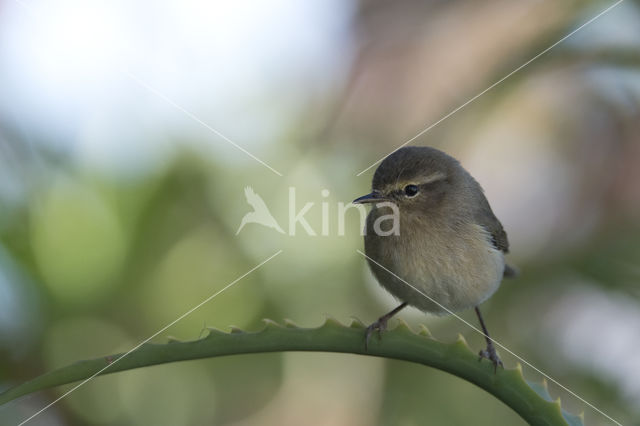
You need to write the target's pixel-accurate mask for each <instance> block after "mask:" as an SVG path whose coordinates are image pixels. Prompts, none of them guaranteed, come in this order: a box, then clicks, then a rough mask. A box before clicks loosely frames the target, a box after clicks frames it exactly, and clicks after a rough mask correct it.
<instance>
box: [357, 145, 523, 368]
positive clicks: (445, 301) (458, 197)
mask: <svg viewBox="0 0 640 426" xmlns="http://www.w3.org/2000/svg"><path fill="white" fill-rule="evenodd" d="M384 201H386V202H390V203H393V204H394V205H395V206H397V209H398V211H399V222H400V223H399V225H400V226H399V233H398V234H397V235H395V234H391V235H387V233H385V232H384V231H389V230H390V229H391V225H392V224H393V223H392V219H391V216H388V215H390V214H391V213H392V212H393V210H392V208H391V206H384V205H379V203H380V202H384ZM354 202H360V203H363V202H365V203H372V209H371V212H370V213H369V215H368V216H367V230H366V231H367V232H366V235H365V252H366V254H367V256H368V258H369V265H370V267H371V270H372V272H373V274H374V275H375V277H376V279H377V280H378V282H379V283H380V284H381V285H382V286H383V287H384V288H385V289H386V290H388V291H389V292H390V293H391V294H393V295H394V296H395V297H397V298H398V299H399V300H400V301H402V302H403V304H402V305H401V306H400V307H399V309H402V307H404V305H406V304H409V305H413V306H415V307H417V308H419V309H421V310H424V311H426V312H433V313H437V314H443V313H447V312H455V311H460V310H464V309H468V308H474V307H475V308H476V310H477V306H478V305H479V304H481V303H482V302H484V301H485V300H486V299H487V298H489V297H490V296H491V295H492V294H493V293H494V292H495V291H496V290H497V289H498V287H499V285H500V282H501V281H502V278H503V276H504V275H511V274H512V272H513V269H512V268H510V267H507V266H506V265H505V262H504V254H505V253H507V252H508V251H509V242H508V240H507V234H506V232H505V231H504V229H503V227H502V224H501V223H500V221H499V220H498V219H497V218H496V216H495V215H494V213H493V211H492V210H491V207H490V206H489V202H488V201H487V199H486V197H485V195H484V192H483V190H482V188H481V187H480V185H479V184H478V182H477V181H476V180H475V179H474V178H473V177H472V176H471V175H470V174H469V173H468V172H467V171H466V170H465V169H464V168H463V167H462V166H461V165H460V163H459V162H458V161H457V160H456V159H455V158H453V157H451V156H449V155H447V154H445V153H444V152H442V151H439V150H437V149H435V148H430V147H407V148H402V149H399V150H397V151H396V152H394V153H393V154H391V155H389V156H388V157H387V158H386V159H385V160H384V161H383V162H382V163H381V164H380V166H379V167H378V169H377V170H376V172H375V174H374V177H373V181H372V192H371V194H368V195H366V196H364V197H360V198H359V199H357V200H355V201H354ZM378 205H379V206H378ZM385 218H389V219H385ZM385 222H387V223H386V227H387V229H385ZM376 224H378V225H377V226H378V228H379V229H378V230H376V229H375V226H376ZM378 231H382V232H378ZM425 296H426V297H425ZM395 312H396V310H394V311H392V312H391V313H390V314H388V315H387V316H384V317H381V318H380V320H379V321H378V322H377V323H375V324H374V325H372V327H374V328H375V329H378V330H380V329H381V328H384V326H385V325H386V320H387V319H388V317H389V316H390V315H393V314H394V313H395ZM477 312H478V314H479V311H478V310H477ZM370 332H371V330H369V334H370ZM484 355H486V356H487V357H489V358H491V360H492V361H493V362H494V365H498V364H499V358H498V357H497V355H496V354H495V350H494V349H493V346H492V345H491V343H490V341H488V348H487V351H485V353H484Z"/></svg>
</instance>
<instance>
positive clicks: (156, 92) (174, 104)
mask: <svg viewBox="0 0 640 426" xmlns="http://www.w3.org/2000/svg"><path fill="white" fill-rule="evenodd" d="M123 73H124V74H126V75H127V76H128V77H129V78H130V79H131V80H133V81H134V82H136V83H137V84H138V85H139V86H140V87H142V88H144V89H146V90H148V91H149V92H151V93H153V94H154V95H156V96H157V97H159V98H160V99H162V100H163V101H165V102H167V103H168V104H169V105H171V106H172V107H174V108H176V109H177V110H179V111H181V112H183V113H184V114H185V115H187V116H188V117H189V118H191V119H192V120H193V121H195V122H196V123H198V124H200V125H201V126H203V127H204V128H206V129H207V130H210V131H211V132H213V133H215V134H216V135H218V136H219V137H220V138H222V139H224V140H225V141H227V142H229V143H230V144H231V145H233V146H235V147H236V148H238V149H239V150H240V151H242V152H244V153H245V154H247V155H248V156H249V157H251V158H253V159H254V160H256V161H257V162H258V163H260V164H262V165H263V166H265V167H266V168H268V169H269V170H271V171H272V172H273V173H275V174H277V175H278V176H282V173H280V172H279V171H277V170H276V169H274V168H273V167H271V166H270V165H268V164H267V163H265V162H264V161H262V160H261V159H259V158H258V157H256V156H255V155H253V154H252V153H250V152H249V151H247V150H246V149H244V148H243V147H241V146H240V145H238V144H237V143H235V142H234V141H232V140H231V139H229V138H228V137H226V136H225V135H223V134H222V133H220V132H219V131H218V130H216V129H214V128H213V127H211V126H210V125H208V124H207V123H205V122H204V121H202V120H201V119H200V118H198V116H196V115H195V114H194V113H192V112H191V111H189V110H187V109H186V108H184V107H182V106H181V105H180V104H178V103H177V102H175V101H173V100H172V99H171V98H169V97H168V96H167V95H165V94H164V93H162V92H161V91H159V90H158V89H156V88H155V87H153V86H151V85H150V84H148V83H145V82H144V81H142V80H141V79H140V78H139V77H138V76H136V75H135V74H133V73H132V72H130V71H123Z"/></svg>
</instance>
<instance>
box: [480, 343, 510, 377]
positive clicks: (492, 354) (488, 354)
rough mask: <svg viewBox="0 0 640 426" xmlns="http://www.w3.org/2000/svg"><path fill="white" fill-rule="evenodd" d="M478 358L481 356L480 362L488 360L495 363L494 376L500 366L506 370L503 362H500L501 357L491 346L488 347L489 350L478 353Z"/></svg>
mask: <svg viewBox="0 0 640 426" xmlns="http://www.w3.org/2000/svg"><path fill="white" fill-rule="evenodd" d="M478 356H479V358H478V361H482V358H486V359H488V360H489V361H491V362H492V363H493V373H494V374H495V373H496V372H497V371H498V366H500V367H502V368H504V365H502V361H501V360H500V357H499V356H498V354H497V353H496V349H495V348H494V347H493V345H491V344H490V345H487V349H483V350H481V351H480V352H479V353H478Z"/></svg>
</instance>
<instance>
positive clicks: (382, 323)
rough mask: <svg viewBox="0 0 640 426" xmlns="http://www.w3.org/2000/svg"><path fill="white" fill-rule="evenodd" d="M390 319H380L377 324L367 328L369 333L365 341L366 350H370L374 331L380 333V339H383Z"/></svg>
mask: <svg viewBox="0 0 640 426" xmlns="http://www.w3.org/2000/svg"><path fill="white" fill-rule="evenodd" d="M388 320H389V319H388V318H385V317H381V318H378V320H377V321H376V322H374V323H373V324H371V325H370V326H369V327H367V333H366V335H365V339H364V349H365V350H367V351H368V350H369V339H370V338H371V335H372V334H373V332H374V331H377V332H378V339H382V332H383V331H385V330H386V329H387V321H388Z"/></svg>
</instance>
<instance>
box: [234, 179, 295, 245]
mask: <svg viewBox="0 0 640 426" xmlns="http://www.w3.org/2000/svg"><path fill="white" fill-rule="evenodd" d="M244 196H245V198H246V199H247V203H249V205H250V206H251V207H253V211H252V212H249V213H247V214H245V215H244V216H243V217H242V220H241V221H240V227H239V228H238V231H237V232H236V235H238V234H239V233H240V231H241V230H242V228H244V226H245V225H246V224H247V223H259V224H260V225H264V226H266V227H268V228H273V229H275V230H276V231H278V232H279V233H281V234H284V231H283V230H282V228H280V225H278V222H276V219H275V218H274V217H273V216H272V215H271V212H270V211H269V208H268V207H267V205H266V204H265V203H264V200H263V199H262V197H260V196H259V195H258V194H256V193H255V191H254V190H253V188H251V187H250V186H247V187H245V188H244Z"/></svg>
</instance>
